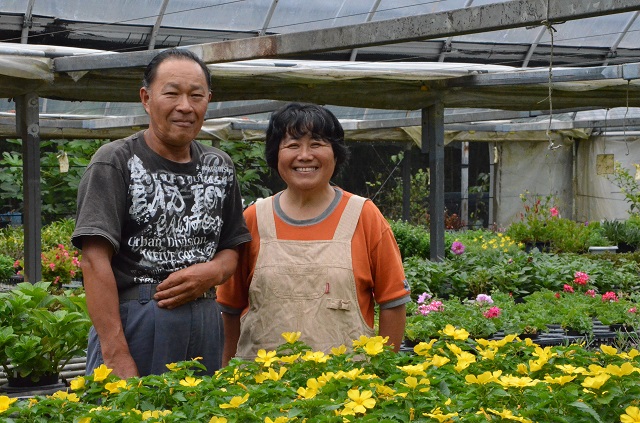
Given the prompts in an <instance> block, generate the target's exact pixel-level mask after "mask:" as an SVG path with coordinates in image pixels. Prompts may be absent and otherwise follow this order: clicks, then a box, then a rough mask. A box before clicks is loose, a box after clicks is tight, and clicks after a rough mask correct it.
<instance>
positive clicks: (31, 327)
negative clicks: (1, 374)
mask: <svg viewBox="0 0 640 423" xmlns="http://www.w3.org/2000/svg"><path fill="white" fill-rule="evenodd" d="M49 285H50V284H49V283H47V282H39V283H36V284H31V283H28V282H22V283H20V284H18V285H17V286H16V287H15V288H14V289H12V290H11V291H8V292H3V293H0V365H2V367H3V369H4V371H5V374H6V375H7V379H8V381H9V383H8V387H9V388H12V387H24V386H29V385H32V386H39V385H50V384H52V383H53V384H55V383H57V382H58V374H59V372H60V370H61V369H62V367H64V365H65V364H66V363H67V362H68V361H69V360H70V359H71V358H73V357H75V356H78V355H80V354H82V353H84V349H85V348H86V345H87V336H88V333H89V328H90V326H91V322H90V320H89V317H88V315H87V313H86V303H85V298H84V293H78V292H76V291H71V290H65V291H64V292H62V293H60V294H56V295H54V294H52V293H50V292H49V290H48V289H49Z"/></svg>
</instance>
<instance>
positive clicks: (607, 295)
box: [602, 291, 618, 303]
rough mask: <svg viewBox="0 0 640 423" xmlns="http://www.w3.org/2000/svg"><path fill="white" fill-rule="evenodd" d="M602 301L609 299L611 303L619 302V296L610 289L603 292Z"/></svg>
mask: <svg viewBox="0 0 640 423" xmlns="http://www.w3.org/2000/svg"><path fill="white" fill-rule="evenodd" d="M602 301H605V302H606V301H609V302H610V303H616V302H618V296H617V295H616V293H615V292H612V291H609V292H605V293H604V294H602Z"/></svg>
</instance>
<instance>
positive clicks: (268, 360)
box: [255, 350, 278, 367]
mask: <svg viewBox="0 0 640 423" xmlns="http://www.w3.org/2000/svg"><path fill="white" fill-rule="evenodd" d="M277 359H278V358H277V357H276V352H275V351H269V352H267V351H265V350H258V356H257V357H256V359H255V361H256V363H262V365H263V366H264V367H269V366H271V364H272V363H273V362H274V361H276V360H277Z"/></svg>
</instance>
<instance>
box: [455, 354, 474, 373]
mask: <svg viewBox="0 0 640 423" xmlns="http://www.w3.org/2000/svg"><path fill="white" fill-rule="evenodd" d="M456 357H457V358H458V363H456V365H455V367H454V369H455V370H456V371H457V372H461V371H462V370H464V369H466V368H467V367H469V366H470V365H471V363H475V362H476V357H475V356H474V355H473V354H471V353H469V352H467V351H462V352H461V353H460V354H458V355H457V356H456Z"/></svg>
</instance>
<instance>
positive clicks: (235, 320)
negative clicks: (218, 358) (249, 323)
mask: <svg viewBox="0 0 640 423" xmlns="http://www.w3.org/2000/svg"><path fill="white" fill-rule="evenodd" d="M222 322H223V324H224V349H223V350H222V366H223V367H224V366H226V365H228V364H229V360H231V359H232V358H233V357H235V355H236V350H237V349H238V339H240V315H239V314H229V313H225V312H224V311H223V312H222Z"/></svg>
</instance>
